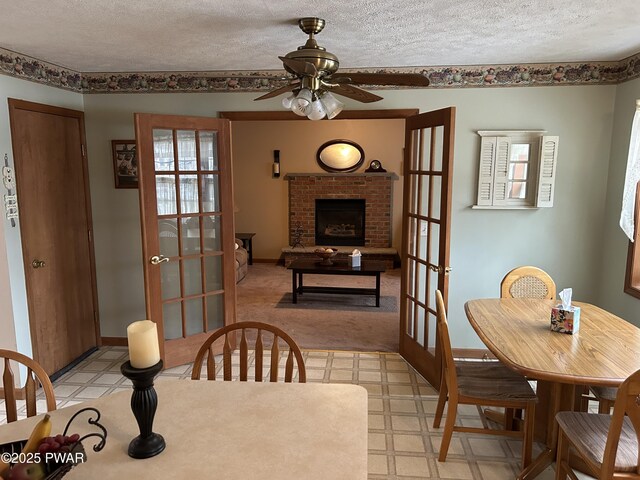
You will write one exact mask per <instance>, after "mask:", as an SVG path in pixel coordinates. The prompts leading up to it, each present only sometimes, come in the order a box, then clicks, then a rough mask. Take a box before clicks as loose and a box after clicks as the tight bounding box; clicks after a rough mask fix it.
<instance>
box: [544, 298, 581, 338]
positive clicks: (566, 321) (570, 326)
mask: <svg viewBox="0 0 640 480" xmlns="http://www.w3.org/2000/svg"><path fill="white" fill-rule="evenodd" d="M579 329H580V307H575V306H573V305H572V306H571V307H569V310H564V309H563V308H562V304H559V305H556V306H555V307H553V308H552V309H551V330H552V331H553V332H560V333H568V334H569V335H573V334H574V333H578V330H579Z"/></svg>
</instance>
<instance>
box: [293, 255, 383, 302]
mask: <svg viewBox="0 0 640 480" xmlns="http://www.w3.org/2000/svg"><path fill="white" fill-rule="evenodd" d="M320 262H322V260H320V259H317V260H316V259H312V258H298V259H296V260H294V261H293V262H291V263H290V264H289V267H288V268H289V269H290V270H291V281H292V286H293V288H292V292H293V303H298V295H302V294H303V293H337V294H344V295H375V297H376V307H380V274H381V273H382V272H384V271H385V270H386V267H385V263H384V262H380V261H375V260H362V261H361V265H360V266H359V267H352V266H351V264H350V263H349V262H348V261H345V260H343V261H341V260H333V264H332V265H322V264H321V263H320ZM305 273H306V274H313V275H357V276H365V277H376V287H375V288H355V287H319V286H304V285H303V283H302V277H303V275H304V274H305Z"/></svg>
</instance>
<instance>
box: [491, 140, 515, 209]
mask: <svg viewBox="0 0 640 480" xmlns="http://www.w3.org/2000/svg"><path fill="white" fill-rule="evenodd" d="M510 155H511V139H510V138H509V137H497V138H496V162H495V173H494V176H493V205H506V204H507V200H508V198H507V188H508V181H509V156H510Z"/></svg>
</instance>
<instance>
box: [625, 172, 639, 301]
mask: <svg viewBox="0 0 640 480" xmlns="http://www.w3.org/2000/svg"><path fill="white" fill-rule="evenodd" d="M639 187H640V183H638V185H636V216H635V217H636V218H635V221H634V225H635V232H634V234H635V237H636V238H635V242H629V248H628V253H627V271H626V273H625V277H624V292H625V293H628V294H629V295H631V296H633V297H636V298H640V247H638V243H640V188H639Z"/></svg>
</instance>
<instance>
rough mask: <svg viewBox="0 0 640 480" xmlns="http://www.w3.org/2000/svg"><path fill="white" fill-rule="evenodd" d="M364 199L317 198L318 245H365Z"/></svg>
mask: <svg viewBox="0 0 640 480" xmlns="http://www.w3.org/2000/svg"><path fill="white" fill-rule="evenodd" d="M365 207H366V201H365V200H364V199H316V245H353V246H361V245H364V239H365V230H364V227H365Z"/></svg>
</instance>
